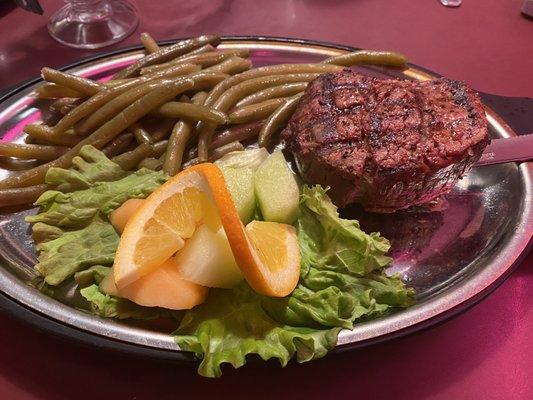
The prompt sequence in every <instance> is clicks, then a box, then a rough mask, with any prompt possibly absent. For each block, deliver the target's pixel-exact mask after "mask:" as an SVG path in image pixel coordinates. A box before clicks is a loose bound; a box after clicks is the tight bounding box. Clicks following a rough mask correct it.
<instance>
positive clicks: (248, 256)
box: [226, 221, 300, 297]
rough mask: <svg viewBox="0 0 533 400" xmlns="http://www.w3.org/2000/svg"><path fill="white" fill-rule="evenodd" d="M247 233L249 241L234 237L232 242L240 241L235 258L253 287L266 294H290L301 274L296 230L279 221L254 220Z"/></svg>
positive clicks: (275, 295)
mask: <svg viewBox="0 0 533 400" xmlns="http://www.w3.org/2000/svg"><path fill="white" fill-rule="evenodd" d="M226 232H227V231H226ZM229 236H230V235H228V238H229ZM246 236H247V238H248V240H247V243H246V244H241V242H232V240H231V239H230V244H237V243H238V246H235V247H236V248H235V250H234V255H235V259H236V261H237V264H238V265H239V267H240V268H241V271H242V273H243V275H244V277H245V279H246V280H247V281H248V283H249V284H250V286H251V287H252V288H253V289H254V290H255V291H256V292H258V293H261V294H264V295H266V296H274V297H284V296H287V295H288V294H290V293H291V292H292V291H293V290H294V288H295V287H296V285H297V284H298V279H299V277H300V247H299V245H298V237H297V235H296V229H295V228H294V227H293V226H291V225H286V224H281V223H278V222H265V221H252V222H250V223H249V224H248V225H247V226H246ZM232 248H233V246H232Z"/></svg>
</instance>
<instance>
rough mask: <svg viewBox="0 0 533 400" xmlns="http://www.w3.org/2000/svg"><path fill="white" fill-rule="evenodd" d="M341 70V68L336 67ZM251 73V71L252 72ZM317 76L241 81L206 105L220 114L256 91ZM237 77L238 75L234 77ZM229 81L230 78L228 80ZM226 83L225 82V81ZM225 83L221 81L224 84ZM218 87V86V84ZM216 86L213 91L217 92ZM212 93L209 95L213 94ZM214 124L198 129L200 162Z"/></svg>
mask: <svg viewBox="0 0 533 400" xmlns="http://www.w3.org/2000/svg"><path fill="white" fill-rule="evenodd" d="M302 65H305V64H302ZM336 68H341V67H336ZM252 71H253V70H252ZM318 75H319V74H318V73H299V74H288V75H267V76H259V77H257V78H253V79H249V80H245V81H242V82H240V83H238V84H236V85H234V86H232V87H230V88H229V89H227V90H226V91H224V93H223V94H222V95H221V96H220V97H218V98H217V99H216V100H215V101H214V103H212V104H209V103H208V101H209V96H208V97H207V99H206V105H212V106H213V108H214V109H215V110H219V111H222V112H227V111H228V110H229V109H230V108H231V107H233V106H234V105H235V104H237V103H238V102H239V100H241V99H242V98H243V97H246V96H247V95H249V94H251V93H254V92H257V91H258V90H261V89H265V88H267V87H271V86H276V85H280V84H283V83H291V82H305V81H311V80H313V79H315V78H316V77H317V76H318ZM236 76H238V75H236ZM230 79H231V78H230ZM225 81H227V80H225ZM225 81H222V82H221V84H222V83H224V82H225ZM219 85H220V84H219ZM217 87H218V85H217V86H216V87H215V88H214V89H213V91H215V90H217ZM213 91H212V92H211V93H213ZM215 129H216V124H214V123H205V124H203V125H202V126H200V127H199V129H198V132H199V136H198V157H199V158H200V160H202V161H206V160H207V159H208V152H209V142H210V141H211V137H212V136H213V133H214V132H215Z"/></svg>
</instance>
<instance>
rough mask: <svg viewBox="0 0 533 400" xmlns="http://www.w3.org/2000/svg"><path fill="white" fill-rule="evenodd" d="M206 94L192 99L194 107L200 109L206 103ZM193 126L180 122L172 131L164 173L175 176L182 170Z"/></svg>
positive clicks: (164, 163)
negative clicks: (184, 154)
mask: <svg viewBox="0 0 533 400" xmlns="http://www.w3.org/2000/svg"><path fill="white" fill-rule="evenodd" d="M205 98H206V93H205V92H199V93H197V94H195V95H194V96H193V98H192V103H193V104H192V105H194V106H198V107H200V104H201V103H203V102H204V101H205ZM192 130H193V124H192V122H191V121H190V120H189V121H178V122H177V123H176V125H174V128H173V129H172V134H171V135H170V139H169V141H168V147H167V151H166V153H165V158H164V162H163V171H165V172H166V173H167V174H168V175H170V176H174V175H176V173H178V171H179V170H180V169H181V163H182V162H183V153H184V152H185V147H186V146H187V142H188V141H189V138H190V136H191V132H192Z"/></svg>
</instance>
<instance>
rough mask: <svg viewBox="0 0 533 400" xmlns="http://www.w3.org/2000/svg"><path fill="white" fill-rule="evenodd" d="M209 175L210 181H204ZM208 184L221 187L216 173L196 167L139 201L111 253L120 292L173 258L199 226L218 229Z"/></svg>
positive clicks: (207, 167)
mask: <svg viewBox="0 0 533 400" xmlns="http://www.w3.org/2000/svg"><path fill="white" fill-rule="evenodd" d="M210 175H215V177H214V178H212V179H210V180H208V179H206V177H207V176H210ZM210 181H212V183H210ZM212 185H215V186H217V185H218V186H222V187H223V188H224V189H225V184H224V178H223V177H222V174H221V172H220V170H219V169H218V167H216V166H214V165H212V164H200V165H197V166H194V167H191V168H188V169H187V170H185V171H183V172H181V173H180V174H178V175H176V176H174V177H173V178H172V179H170V180H168V181H167V182H166V183H164V184H163V185H161V186H160V187H159V188H157V189H156V190H155V191H154V192H153V193H152V194H151V195H150V196H148V197H147V198H146V199H145V200H144V201H143V203H142V204H141V205H140V206H139V207H138V209H137V210H136V211H135V212H134V213H133V215H132V216H131V218H130V219H129V220H128V222H127V223H126V226H125V228H124V231H123V232H122V236H121V237H120V242H119V245H118V249H117V253H116V255H115V263H114V265H113V271H114V278H115V283H116V285H117V287H118V288H119V289H121V288H123V287H125V286H127V285H129V284H131V283H132V282H134V281H136V280H137V279H139V278H140V277H142V276H144V275H146V274H148V273H150V272H151V271H153V270H154V269H155V268H157V267H158V266H159V265H161V264H163V262H165V261H166V260H168V259H169V258H170V257H172V255H174V253H176V252H177V251H178V250H179V249H181V248H182V247H183V245H184V243H185V242H184V240H186V239H188V238H190V237H191V236H192V235H193V233H194V231H195V230H196V227H197V226H198V225H200V224H202V223H205V224H207V225H208V226H209V227H210V228H212V229H213V230H216V229H218V228H219V227H220V218H219V216H218V212H217V210H216V209H215V202H214V200H213V193H214V192H216V190H213V188H212ZM225 190H226V196H227V197H228V199H229V202H230V203H229V204H230V205H231V206H233V203H231V197H230V194H229V193H227V189H225ZM225 201H226V203H227V202H228V200H227V199H226V200H225ZM233 208H234V207H233ZM237 221H238V217H237Z"/></svg>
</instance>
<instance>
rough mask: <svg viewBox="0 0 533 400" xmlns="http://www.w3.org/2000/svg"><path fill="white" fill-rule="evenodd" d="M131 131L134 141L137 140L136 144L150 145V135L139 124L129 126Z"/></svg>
mask: <svg viewBox="0 0 533 400" xmlns="http://www.w3.org/2000/svg"><path fill="white" fill-rule="evenodd" d="M131 129H132V131H133V136H135V140H137V143H139V144H142V143H152V136H150V134H149V133H148V132H147V131H146V129H144V127H143V126H142V125H141V124H140V123H139V122H136V123H134V124H133V125H132V126H131Z"/></svg>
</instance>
